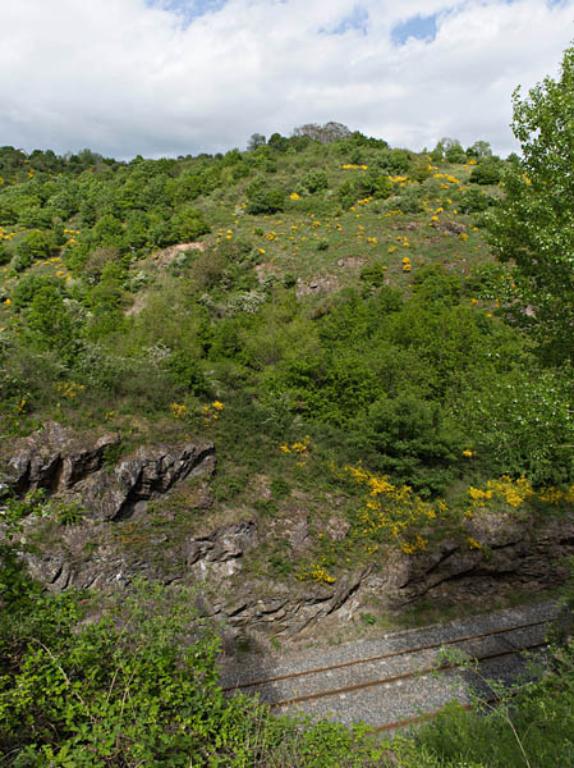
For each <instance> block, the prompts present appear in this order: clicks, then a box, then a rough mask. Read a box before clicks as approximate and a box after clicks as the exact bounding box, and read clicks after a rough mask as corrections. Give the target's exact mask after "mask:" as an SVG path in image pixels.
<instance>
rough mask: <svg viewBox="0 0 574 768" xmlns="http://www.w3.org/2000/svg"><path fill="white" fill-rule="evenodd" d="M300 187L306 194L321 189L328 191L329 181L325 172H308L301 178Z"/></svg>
mask: <svg viewBox="0 0 574 768" xmlns="http://www.w3.org/2000/svg"><path fill="white" fill-rule="evenodd" d="M301 186H302V187H303V188H304V189H306V190H307V192H310V193H311V194H314V193H315V192H320V191H321V190H323V189H328V188H329V179H328V178H327V174H326V173H325V171H308V172H307V173H306V174H305V176H303V180H302V181H301Z"/></svg>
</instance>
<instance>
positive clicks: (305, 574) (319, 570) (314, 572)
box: [297, 565, 337, 584]
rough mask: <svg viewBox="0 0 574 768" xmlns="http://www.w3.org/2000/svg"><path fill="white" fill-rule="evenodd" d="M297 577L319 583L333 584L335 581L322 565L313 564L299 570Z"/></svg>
mask: <svg viewBox="0 0 574 768" xmlns="http://www.w3.org/2000/svg"><path fill="white" fill-rule="evenodd" d="M297 578H298V579H299V580H300V581H316V582H318V583H319V584H334V583H335V582H336V581H337V579H336V578H335V577H334V576H332V575H331V574H330V573H329V572H328V571H327V570H326V569H325V568H324V567H323V566H322V565H313V566H311V567H310V568H308V569H307V570H303V571H301V572H300V573H299V574H298V577H297Z"/></svg>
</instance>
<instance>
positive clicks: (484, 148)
mask: <svg viewBox="0 0 574 768" xmlns="http://www.w3.org/2000/svg"><path fill="white" fill-rule="evenodd" d="M466 155H467V157H474V158H476V159H477V160H484V159H485V158H487V157H492V147H491V146H490V143H489V142H488V141H483V140H479V141H475V142H474V144H472V146H470V147H469V148H468V149H467V150H466Z"/></svg>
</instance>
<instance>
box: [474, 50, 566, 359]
mask: <svg viewBox="0 0 574 768" xmlns="http://www.w3.org/2000/svg"><path fill="white" fill-rule="evenodd" d="M513 107H514V110H513V121H512V130H513V133H514V135H515V136H516V138H517V140H518V141H519V142H520V145H521V151H522V160H521V162H520V163H509V164H507V167H506V171H505V177H504V184H505V189H506V197H505V200H504V203H503V205H502V206H501V207H499V209H498V210H497V213H496V214H495V215H494V217H493V218H492V220H491V222H490V225H489V229H490V234H491V240H492V243H493V245H494V247H495V249H496V251H497V253H498V256H499V258H500V259H501V260H502V261H506V262H511V263H514V264H515V267H516V269H515V273H516V283H517V286H518V289H519V290H520V292H521V295H522V306H523V311H522V313H521V317H522V319H523V321H524V322H526V323H528V324H529V325H530V326H531V328H532V330H533V332H534V333H535V335H536V337H537V338H538V341H539V342H540V344H541V348H542V350H544V352H545V353H546V355H547V357H548V358H549V359H551V360H554V361H560V360H564V359H568V358H569V359H570V360H574V345H573V344H572V334H573V331H574V217H573V216H572V201H573V200H574V174H573V173H572V168H573V167H574V47H570V48H568V49H567V50H566V52H565V54H564V58H563V61H562V68H561V73H560V76H559V78H558V79H557V80H553V79H551V78H549V77H547V78H545V79H544V80H543V81H542V83H539V84H538V85H536V86H535V87H534V88H532V89H531V90H530V91H529V92H528V95H527V96H526V97H525V98H522V97H521V93H520V89H519V88H517V89H516V91H515V92H514V94H513ZM527 305H529V309H528V312H525V309H524V308H526V306H527Z"/></svg>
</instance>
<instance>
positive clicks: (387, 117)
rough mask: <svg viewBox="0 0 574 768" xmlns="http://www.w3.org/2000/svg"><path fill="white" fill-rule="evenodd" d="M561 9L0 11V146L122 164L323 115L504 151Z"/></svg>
mask: <svg viewBox="0 0 574 768" xmlns="http://www.w3.org/2000/svg"><path fill="white" fill-rule="evenodd" d="M573 38H574V0H562V1H561V2H556V1H555V0H554V1H550V0H514V1H512V0H510V1H509V0H467V2H459V3H457V2H456V0H452V1H451V2H450V3H448V2H443V0H0V145H6V144H11V145H15V146H17V147H21V148H23V149H26V150H31V149H34V148H42V149H45V148H52V149H55V150H56V151H58V152H66V151H74V150H78V149H81V148H83V147H90V148H92V149H94V150H96V151H99V152H102V153H104V154H106V155H113V156H116V157H131V156H133V155H136V154H143V155H145V156H154V157H157V156H160V155H178V154H188V153H192V154H195V153H198V152H202V151H206V152H214V151H220V150H226V149H230V148H232V147H235V146H237V147H240V148H243V147H245V145H246V143H247V140H248V138H249V136H250V134H252V133H254V132H256V131H257V132H260V133H264V134H266V135H269V134H270V133H272V132H274V131H279V132H280V133H283V134H287V135H288V134H290V133H291V130H292V129H293V127H295V126H297V125H300V124H301V123H304V122H312V121H316V122H325V121H328V120H336V121H340V122H343V123H345V124H346V125H348V126H349V127H350V128H352V129H358V130H361V131H363V132H364V133H366V134H368V135H372V136H377V137H382V138H385V139H387V140H388V141H389V142H390V143H391V144H393V145H394V146H405V147H409V148H412V149H420V148H422V147H423V146H425V145H426V146H432V145H434V144H435V143H436V141H437V140H438V139H439V138H441V137H442V136H452V137H458V138H459V139H460V140H461V141H462V142H463V144H465V145H467V144H470V143H472V142H473V141H475V140H476V139H478V138H481V139H487V140H489V141H491V142H492V144H493V145H494V147H495V148H496V149H497V150H498V151H499V152H502V153H506V152H508V151H510V150H512V149H513V148H514V145H513V143H512V135H511V132H510V129H509V127H508V125H509V121H510V116H511V94H512V91H513V89H514V87H515V86H516V85H518V84H522V85H524V86H527V87H528V86H531V85H533V84H534V83H536V82H537V81H539V80H540V79H541V78H542V77H544V76H545V75H546V74H552V75H556V74H557V72H558V67H559V63H560V59H561V54H562V51H563V50H564V48H565V47H566V46H567V45H568V44H569V43H570V42H571V41H572V39H573Z"/></svg>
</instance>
